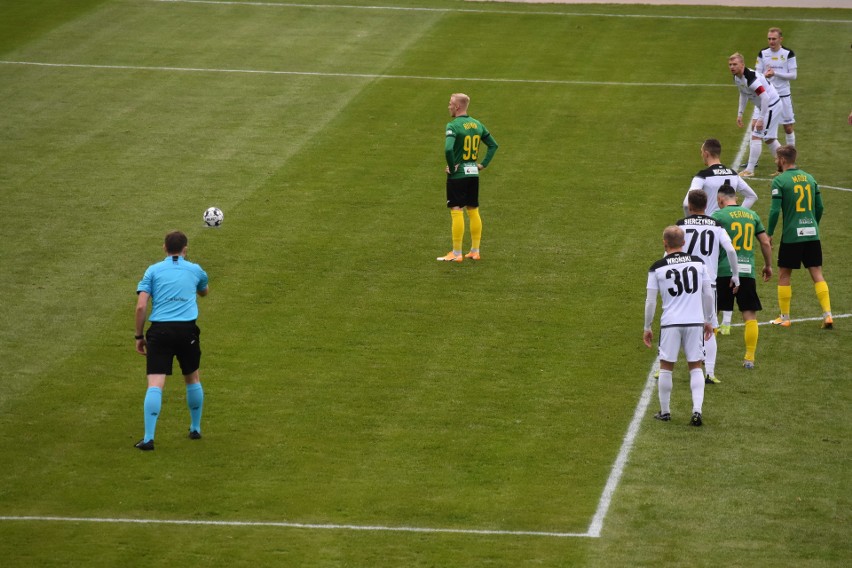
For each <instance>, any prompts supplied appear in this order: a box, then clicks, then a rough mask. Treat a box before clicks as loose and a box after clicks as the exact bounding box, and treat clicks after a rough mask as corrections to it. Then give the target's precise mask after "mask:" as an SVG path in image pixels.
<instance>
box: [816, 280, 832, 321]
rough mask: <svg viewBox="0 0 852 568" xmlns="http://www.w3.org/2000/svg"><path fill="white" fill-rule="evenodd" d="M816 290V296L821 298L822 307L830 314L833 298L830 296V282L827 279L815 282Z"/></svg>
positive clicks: (818, 298) (824, 311)
mask: <svg viewBox="0 0 852 568" xmlns="http://www.w3.org/2000/svg"><path fill="white" fill-rule="evenodd" d="M814 291H815V292H816V297H817V300H819V305H820V306H821V307H822V311H823V313H826V314H830V313H831V300H830V299H829V297H828V283H827V282H826V281H825V280H823V281H822V282H815V283H814Z"/></svg>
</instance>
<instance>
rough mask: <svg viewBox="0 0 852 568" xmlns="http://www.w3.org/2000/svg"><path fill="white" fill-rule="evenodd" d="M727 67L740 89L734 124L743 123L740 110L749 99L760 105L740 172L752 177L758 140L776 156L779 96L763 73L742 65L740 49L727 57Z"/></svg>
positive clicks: (743, 175) (740, 124)
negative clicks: (743, 166) (745, 162)
mask: <svg viewBox="0 0 852 568" xmlns="http://www.w3.org/2000/svg"><path fill="white" fill-rule="evenodd" d="M728 69H730V71H731V74H732V75H733V76H734V84H735V85H736V86H737V90H739V92H740V99H739V106H738V107H737V126H739V127H740V128H742V127H743V125H744V123H743V112H745V108H746V104H747V103H748V101H751V102H753V103H754V106H755V107H756V108H758V109H759V111H760V116H759V117H758V118H757V120H756V121H755V123H754V129H753V130H752V133H751V143H750V144H749V152H748V164H746V168H745V169H744V170H742V171H741V172H740V175H741V176H742V177H752V176H753V175H754V167H755V165H757V160H758V159H759V158H760V150H761V145H760V141H761V140H763V142H764V143H765V144H766V145H767V146H769V148H770V149H771V150H772V159H773V160H774V159H775V151H776V150H777V149H778V148H779V147H780V146H781V144H780V143H779V142H778V124H779V123H780V122H781V112H780V111H781V98H780V97H779V96H778V91H776V90H775V87H773V86H772V85H770V84H769V81H767V80H766V77H764V76H763V75H761V74H760V73H757V72H755V71H754V70H753V69H749V68H748V67H746V66H745V61H744V60H743V56H742V54H741V53H735V54H733V55H732V56H730V57H729V58H728Z"/></svg>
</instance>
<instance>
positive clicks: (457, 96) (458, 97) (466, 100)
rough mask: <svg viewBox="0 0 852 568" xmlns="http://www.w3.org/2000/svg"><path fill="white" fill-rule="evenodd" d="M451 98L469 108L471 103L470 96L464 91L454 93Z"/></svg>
mask: <svg viewBox="0 0 852 568" xmlns="http://www.w3.org/2000/svg"><path fill="white" fill-rule="evenodd" d="M450 98H451V99H453V100H454V101H456V102H457V103H458V104H459V105H461V107H462V108H467V106H468V105H469V104H470V97H469V96H467V95H466V94H464V93H453V94H452V95H450Z"/></svg>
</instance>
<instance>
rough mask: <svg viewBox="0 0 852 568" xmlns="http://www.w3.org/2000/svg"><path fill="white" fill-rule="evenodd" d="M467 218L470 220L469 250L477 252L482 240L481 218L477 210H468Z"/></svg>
mask: <svg viewBox="0 0 852 568" xmlns="http://www.w3.org/2000/svg"><path fill="white" fill-rule="evenodd" d="M467 216H468V218H469V219H470V241H471V244H470V249H471V250H479V243H480V241H481V240H482V218H481V217H480V216H479V208H478V207H477V208H475V209H468V210H467Z"/></svg>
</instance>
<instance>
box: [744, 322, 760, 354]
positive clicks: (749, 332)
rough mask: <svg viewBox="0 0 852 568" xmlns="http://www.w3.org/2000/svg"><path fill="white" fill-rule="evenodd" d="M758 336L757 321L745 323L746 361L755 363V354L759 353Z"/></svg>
mask: <svg viewBox="0 0 852 568" xmlns="http://www.w3.org/2000/svg"><path fill="white" fill-rule="evenodd" d="M757 334H758V328H757V320H748V321H747V322H745V348H746V352H745V359H746V361H754V352H755V351H757Z"/></svg>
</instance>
